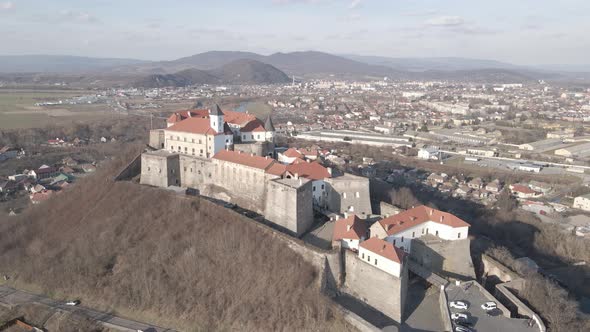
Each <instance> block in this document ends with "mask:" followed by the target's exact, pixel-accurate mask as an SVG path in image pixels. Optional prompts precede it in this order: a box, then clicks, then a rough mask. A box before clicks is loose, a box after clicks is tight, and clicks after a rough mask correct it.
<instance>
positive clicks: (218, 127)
mask: <svg viewBox="0 0 590 332" xmlns="http://www.w3.org/2000/svg"><path fill="white" fill-rule="evenodd" d="M224 122H225V121H224V120H223V112H222V111H221V108H219V105H217V104H215V106H214V107H213V108H212V109H209V125H210V126H211V128H213V130H215V131H216V132H218V133H222V132H223V124H224Z"/></svg>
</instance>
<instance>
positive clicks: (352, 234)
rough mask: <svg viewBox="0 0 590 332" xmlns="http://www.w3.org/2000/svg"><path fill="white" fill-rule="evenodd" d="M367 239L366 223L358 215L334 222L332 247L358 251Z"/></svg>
mask: <svg viewBox="0 0 590 332" xmlns="http://www.w3.org/2000/svg"><path fill="white" fill-rule="evenodd" d="M366 238H367V225H366V222H365V221H363V220H361V219H359V218H358V217H357V216H356V215H350V216H348V217H347V218H344V219H338V220H336V221H335V222H334V233H333V235H332V246H334V247H337V246H340V247H342V248H344V249H351V250H354V251H358V249H359V244H360V243H361V242H362V241H364V240H365V239H366Z"/></svg>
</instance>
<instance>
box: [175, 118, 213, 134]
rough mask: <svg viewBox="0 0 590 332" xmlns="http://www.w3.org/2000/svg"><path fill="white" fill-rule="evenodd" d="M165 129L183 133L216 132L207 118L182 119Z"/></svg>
mask: <svg viewBox="0 0 590 332" xmlns="http://www.w3.org/2000/svg"><path fill="white" fill-rule="evenodd" d="M166 130H172V131H179V132H184V133H193V134H203V135H205V134H206V135H217V134H218V133H217V132H216V131H215V130H214V129H213V128H211V124H210V122H209V119H206V118H188V119H184V120H182V121H180V122H178V123H176V124H174V125H172V126H170V127H168V128H167V129H166Z"/></svg>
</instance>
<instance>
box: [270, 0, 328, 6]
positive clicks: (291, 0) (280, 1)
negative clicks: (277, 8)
mask: <svg viewBox="0 0 590 332" xmlns="http://www.w3.org/2000/svg"><path fill="white" fill-rule="evenodd" d="M321 1H322V0H272V1H271V2H272V3H274V4H276V5H292V4H296V3H303V4H309V3H318V2H321Z"/></svg>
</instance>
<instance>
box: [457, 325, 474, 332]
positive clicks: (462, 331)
mask: <svg viewBox="0 0 590 332" xmlns="http://www.w3.org/2000/svg"><path fill="white" fill-rule="evenodd" d="M472 331H473V330H472V329H470V328H468V327H467V326H462V325H457V326H455V332H472Z"/></svg>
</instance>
